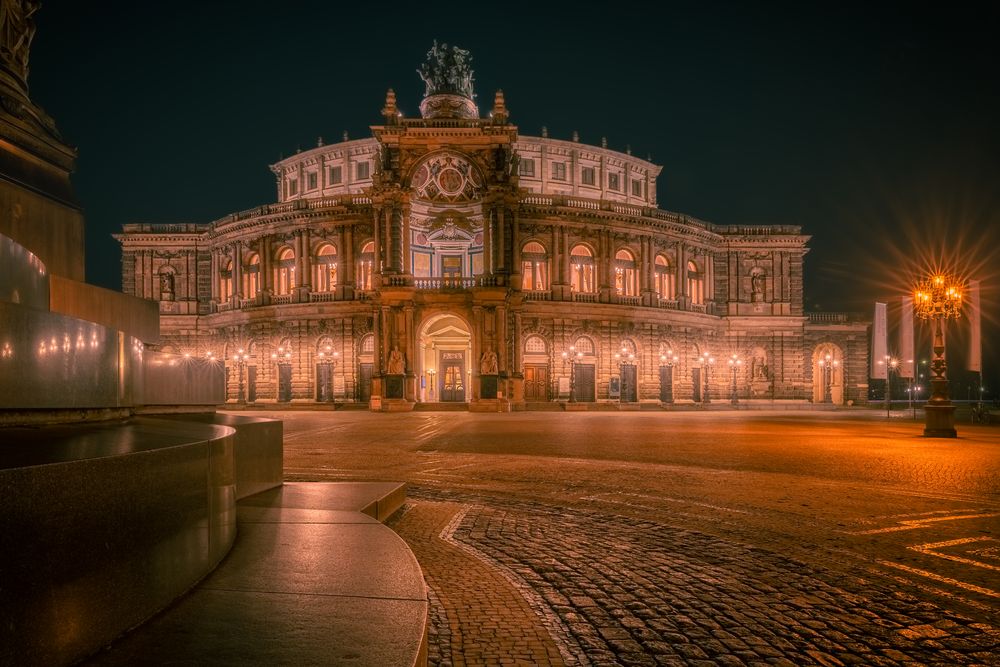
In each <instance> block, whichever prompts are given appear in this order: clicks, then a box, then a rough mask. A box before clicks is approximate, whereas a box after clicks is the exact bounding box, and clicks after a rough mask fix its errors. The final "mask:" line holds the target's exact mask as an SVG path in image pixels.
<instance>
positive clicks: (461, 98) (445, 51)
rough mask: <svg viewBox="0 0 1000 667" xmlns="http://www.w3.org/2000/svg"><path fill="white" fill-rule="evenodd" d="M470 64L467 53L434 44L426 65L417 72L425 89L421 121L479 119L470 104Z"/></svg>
mask: <svg viewBox="0 0 1000 667" xmlns="http://www.w3.org/2000/svg"><path fill="white" fill-rule="evenodd" d="M471 63H472V56H471V55H469V52H468V51H467V50H465V49H460V48H458V47H457V46H452V47H449V46H448V45H447V44H441V45H438V43H437V40H435V41H434V46H432V47H431V50H430V51H428V52H427V62H425V63H424V64H423V65H421V66H420V69H418V70H417V74H419V75H420V78H421V79H423V80H424V84H426V86H427V89H426V91H425V92H424V100H423V102H421V103H420V115H421V116H422V117H424V118H465V119H475V118H479V110H478V109H477V108H476V104H475V102H474V101H473V100H474V99H475V97H476V93H475V92H474V91H473V89H472V84H473V76H472V66H471Z"/></svg>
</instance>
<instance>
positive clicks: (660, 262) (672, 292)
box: [653, 255, 677, 299]
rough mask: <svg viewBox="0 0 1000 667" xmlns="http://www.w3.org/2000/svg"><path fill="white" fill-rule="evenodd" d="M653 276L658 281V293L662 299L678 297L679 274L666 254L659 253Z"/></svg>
mask: <svg viewBox="0 0 1000 667" xmlns="http://www.w3.org/2000/svg"><path fill="white" fill-rule="evenodd" d="M653 277H654V279H655V281H656V295H657V296H658V297H660V298H661V299H676V298H677V284H676V283H677V276H676V275H675V273H674V267H673V266H671V264H670V260H669V259H668V258H667V257H665V256H664V255H657V256H656V262H655V264H654V265H653Z"/></svg>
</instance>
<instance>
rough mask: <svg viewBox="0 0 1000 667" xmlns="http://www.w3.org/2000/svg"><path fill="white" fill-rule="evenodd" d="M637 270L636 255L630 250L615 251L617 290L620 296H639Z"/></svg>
mask: <svg viewBox="0 0 1000 667" xmlns="http://www.w3.org/2000/svg"><path fill="white" fill-rule="evenodd" d="M637 275H638V274H637V272H636V270H635V257H633V256H632V253H631V252H629V251H628V250H624V249H623V250H619V251H618V252H616V253H615V291H616V292H617V293H618V295H619V296H638V295H639V284H638V280H636V278H637Z"/></svg>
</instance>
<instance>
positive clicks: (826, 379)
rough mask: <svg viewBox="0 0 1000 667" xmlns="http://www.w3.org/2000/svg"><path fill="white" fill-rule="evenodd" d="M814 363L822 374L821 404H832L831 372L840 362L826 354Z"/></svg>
mask: <svg viewBox="0 0 1000 667" xmlns="http://www.w3.org/2000/svg"><path fill="white" fill-rule="evenodd" d="M816 363H817V364H818V365H819V370H820V373H822V374H823V402H824V403H833V372H834V371H835V370H836V368H837V366H839V365H840V362H839V361H838V360H836V359H834V358H833V355H831V354H830V353H827V354H825V355H824V356H823V358H822V359H820V360H819V361H817V362H816Z"/></svg>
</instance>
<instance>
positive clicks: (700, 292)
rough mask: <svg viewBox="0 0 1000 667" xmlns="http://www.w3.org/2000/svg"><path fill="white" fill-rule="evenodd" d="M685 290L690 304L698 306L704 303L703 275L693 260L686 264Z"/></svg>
mask: <svg viewBox="0 0 1000 667" xmlns="http://www.w3.org/2000/svg"><path fill="white" fill-rule="evenodd" d="M687 288H688V297H690V298H691V303H694V304H698V305H703V304H704V303H705V274H704V273H702V272H701V270H700V269H699V268H698V265H697V264H695V262H694V261H693V260H692V261H689V262H688V271H687Z"/></svg>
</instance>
